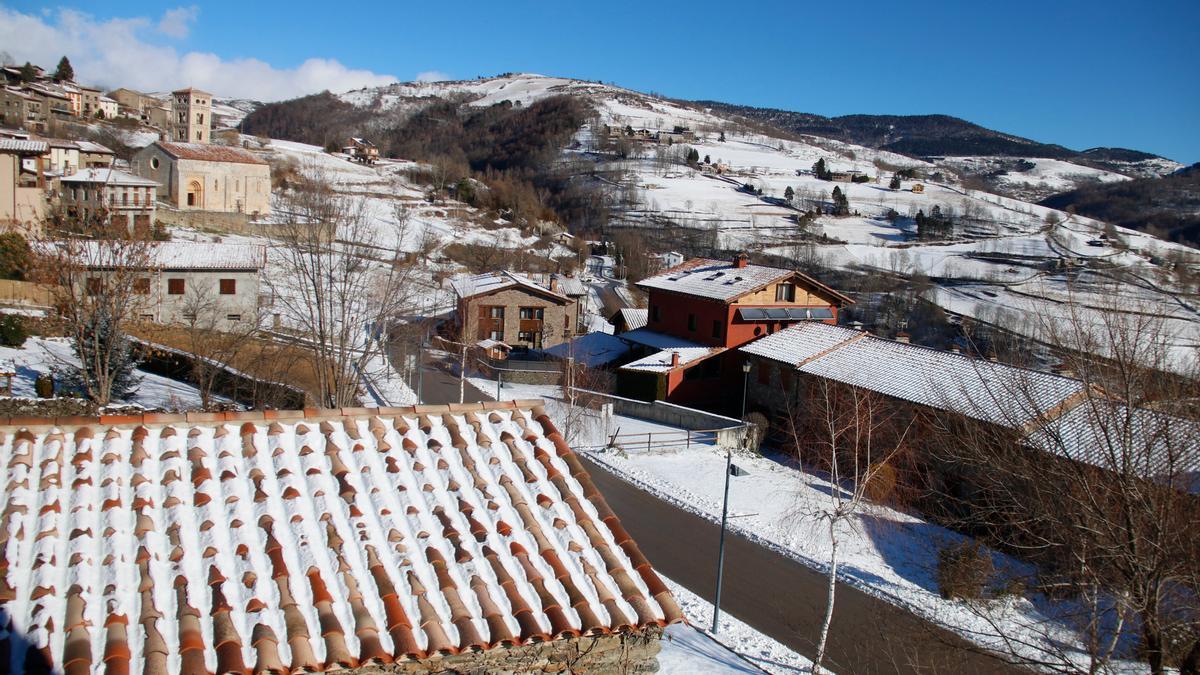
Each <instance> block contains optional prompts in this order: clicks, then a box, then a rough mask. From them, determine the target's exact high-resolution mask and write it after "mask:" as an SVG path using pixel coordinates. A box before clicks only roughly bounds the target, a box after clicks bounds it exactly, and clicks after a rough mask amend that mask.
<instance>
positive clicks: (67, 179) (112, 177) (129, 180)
mask: <svg viewBox="0 0 1200 675" xmlns="http://www.w3.org/2000/svg"><path fill="white" fill-rule="evenodd" d="M60 180H62V181H63V182H64V183H106V184H108V185H141V186H147V187H158V183H157V182H155V181H152V180H150V179H149V178H142V177H141V176H135V175H133V174H131V173H126V172H124V171H120V170H118V169H80V170H79V171H76V172H75V173H73V174H71V175H70V176H63V177H62V178H61V179H60Z"/></svg>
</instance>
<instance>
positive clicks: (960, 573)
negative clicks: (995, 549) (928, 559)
mask: <svg viewBox="0 0 1200 675" xmlns="http://www.w3.org/2000/svg"><path fill="white" fill-rule="evenodd" d="M994 571H995V569H994V567H993V566H992V557H991V556H990V555H988V553H987V551H985V550H983V547H982V546H980V545H979V543H978V542H963V543H961V544H958V545H957V546H950V547H947V548H944V549H942V550H940V551H938V566H937V584H938V592H940V593H941V594H942V597H943V598H947V599H958V600H978V599H979V598H982V597H983V592H984V590H985V589H986V588H987V586H988V582H989V581H990V580H991V577H992V573H993V572H994Z"/></svg>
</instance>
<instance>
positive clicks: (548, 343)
mask: <svg viewBox="0 0 1200 675" xmlns="http://www.w3.org/2000/svg"><path fill="white" fill-rule="evenodd" d="M451 285H452V286H453V288H454V292H455V294H456V295H457V296H458V325H459V329H460V330H461V335H462V340H463V341H464V342H468V343H472V344H473V343H475V342H478V341H480V340H495V341H498V342H503V343H505V344H507V345H510V346H513V347H526V348H529V349H543V348H546V347H553V346H554V345H557V344H560V343H562V342H565V341H567V340H569V339H571V338H572V337H573V336H574V335H575V333H576V326H577V321H578V309H577V306H578V302H577V301H576V300H575V299H573V298H571V297H569V296H567V295H566V294H565V293H564V292H562V291H561V290H560V289H559V288H558V284H557V280H555V279H552V280H551V283H550V286H549V287H546V286H542V285H540V284H538V283H535V282H534V281H533V280H531V279H529V278H528V277H525V276H522V275H520V274H515V273H513V272H488V273H485V274H475V275H463V276H459V277H455V278H454V279H453V280H452V281H451Z"/></svg>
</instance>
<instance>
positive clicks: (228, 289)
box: [221, 279, 237, 295]
mask: <svg viewBox="0 0 1200 675" xmlns="http://www.w3.org/2000/svg"><path fill="white" fill-rule="evenodd" d="M221 295H237V279H221Z"/></svg>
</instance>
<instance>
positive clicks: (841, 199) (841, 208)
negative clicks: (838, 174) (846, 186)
mask: <svg viewBox="0 0 1200 675" xmlns="http://www.w3.org/2000/svg"><path fill="white" fill-rule="evenodd" d="M833 215H835V216H848V215H850V200H849V199H847V198H846V193H844V192H842V188H840V187H837V186H834V188H833Z"/></svg>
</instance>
